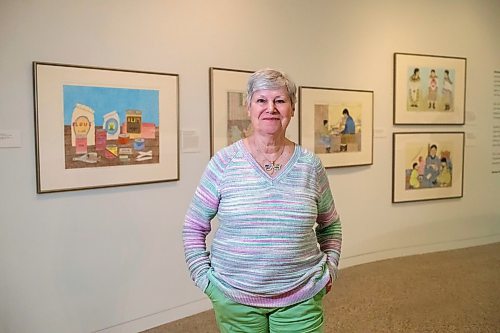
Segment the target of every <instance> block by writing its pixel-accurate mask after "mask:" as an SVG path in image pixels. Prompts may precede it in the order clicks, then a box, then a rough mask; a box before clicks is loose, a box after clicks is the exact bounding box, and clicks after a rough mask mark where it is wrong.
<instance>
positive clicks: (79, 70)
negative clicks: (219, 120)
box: [33, 62, 179, 193]
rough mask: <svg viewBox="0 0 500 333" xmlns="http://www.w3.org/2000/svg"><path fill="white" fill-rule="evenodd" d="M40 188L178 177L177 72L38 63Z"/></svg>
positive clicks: (79, 187) (36, 101)
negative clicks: (167, 72)
mask: <svg viewBox="0 0 500 333" xmlns="http://www.w3.org/2000/svg"><path fill="white" fill-rule="evenodd" d="M33 81H34V104H35V105H34V106H35V140H36V142H35V143H36V145H35V147H36V178H37V193H47V192H60V191H70V190H83V189H90V188H100V187H110V186H122V185H132V184H144V183H155V182H165V181H175V180H179V147H178V146H179V144H178V141H179V139H178V138H179V133H178V132H179V97H178V95H179V77H178V75H177V74H166V73H154V72H144V71H133V70H121V69H109V68H98V67H87V66H76V65H67V64H55V63H44V62H33Z"/></svg>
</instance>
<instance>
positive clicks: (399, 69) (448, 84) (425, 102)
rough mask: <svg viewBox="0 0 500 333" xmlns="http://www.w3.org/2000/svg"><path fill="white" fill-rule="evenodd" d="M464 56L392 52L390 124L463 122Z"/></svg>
mask: <svg viewBox="0 0 500 333" xmlns="http://www.w3.org/2000/svg"><path fill="white" fill-rule="evenodd" d="M466 73H467V59H466V58H458V57H446V56H434V55H420V54H407V53H394V124H395V125H397V124H411V125H420V124H427V125H463V124H464V123H465V85H466Z"/></svg>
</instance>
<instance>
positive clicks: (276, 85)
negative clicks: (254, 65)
mask: <svg viewBox="0 0 500 333" xmlns="http://www.w3.org/2000/svg"><path fill="white" fill-rule="evenodd" d="M283 87H285V88H286V90H287V91H288V96H289V97H290V101H291V102H292V107H293V108H294V109H295V103H296V102H297V87H296V86H295V83H294V82H293V81H292V80H291V79H290V77H289V76H288V75H287V74H285V73H283V72H280V71H278V70H275V69H270V68H265V69H261V70H258V71H256V72H255V73H253V74H252V75H251V76H250V78H249V79H248V85H247V106H250V101H251V100H252V96H253V94H254V92H256V91H257V90H263V89H280V88H283Z"/></svg>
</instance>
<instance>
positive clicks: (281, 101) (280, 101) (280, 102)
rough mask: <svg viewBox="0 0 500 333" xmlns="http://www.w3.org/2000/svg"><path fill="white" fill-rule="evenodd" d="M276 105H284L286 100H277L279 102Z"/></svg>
mask: <svg viewBox="0 0 500 333" xmlns="http://www.w3.org/2000/svg"><path fill="white" fill-rule="evenodd" d="M275 103H276V104H283V103H285V100H284V99H277V100H276V101H275Z"/></svg>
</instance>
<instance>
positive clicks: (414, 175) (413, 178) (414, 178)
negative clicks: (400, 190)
mask: <svg viewBox="0 0 500 333" xmlns="http://www.w3.org/2000/svg"><path fill="white" fill-rule="evenodd" d="M410 187H411V188H419V187H420V180H419V179H418V163H417V162H415V163H413V170H411V174H410Z"/></svg>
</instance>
